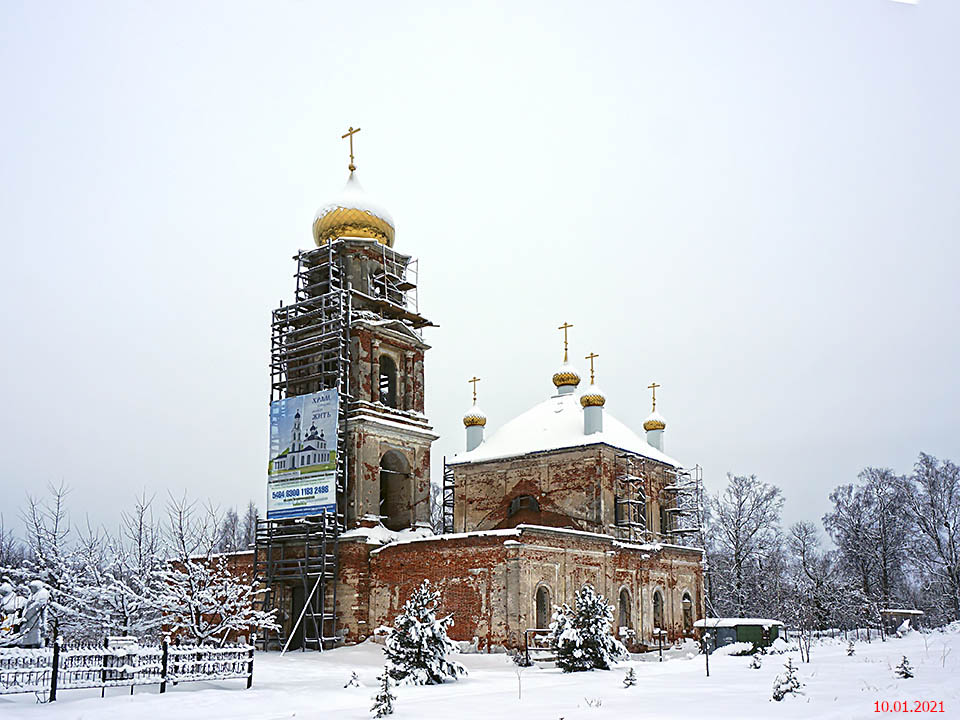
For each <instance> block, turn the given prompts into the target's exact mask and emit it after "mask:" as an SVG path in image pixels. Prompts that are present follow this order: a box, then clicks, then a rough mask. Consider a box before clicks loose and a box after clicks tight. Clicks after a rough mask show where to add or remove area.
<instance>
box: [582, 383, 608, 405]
mask: <svg viewBox="0 0 960 720" xmlns="http://www.w3.org/2000/svg"><path fill="white" fill-rule="evenodd" d="M606 402H607V398H606V396H605V395H604V394H603V390H601V389H600V386H599V385H591V386H590V387H588V388H587V389H586V391H584V393H583V395H581V396H580V405H581V406H583V407H585V408H588V407H603V406H604V405H605V404H606Z"/></svg>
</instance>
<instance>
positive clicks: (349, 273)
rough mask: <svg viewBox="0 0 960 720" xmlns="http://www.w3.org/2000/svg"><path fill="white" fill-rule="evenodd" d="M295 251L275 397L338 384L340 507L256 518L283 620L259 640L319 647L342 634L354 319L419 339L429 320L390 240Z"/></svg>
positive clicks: (267, 597) (263, 578)
mask: <svg viewBox="0 0 960 720" xmlns="http://www.w3.org/2000/svg"><path fill="white" fill-rule="evenodd" d="M294 259H295V260H296V262H297V271H296V274H295V275H294V277H295V280H296V291H295V294H294V302H293V303H291V304H288V305H283V304H282V303H281V305H280V307H278V308H277V309H275V310H274V311H273V314H272V322H271V326H270V327H271V332H270V400H271V402H273V401H275V400H281V399H283V398H289V397H295V396H298V395H305V394H309V393H314V392H319V391H321V390H333V389H336V390H337V391H338V395H339V408H338V415H337V439H336V463H337V466H336V506H335V510H334V511H333V512H331V513H326V512H325V513H323V514H322V515H313V516H310V517H304V518H296V519H283V520H258V523H257V545H256V554H255V561H254V575H255V577H256V578H257V580H258V582H260V583H261V584H262V586H263V588H264V589H265V591H264V593H263V594H262V596H261V598H260V601H259V603H258V604H259V605H260V607H261V608H263V609H276V610H278V611H279V616H280V617H279V618H278V621H279V622H280V623H281V625H282V629H281V630H279V631H276V632H272V633H264V636H263V638H262V640H261V642H262V646H263V648H264V649H267V648H278V647H286V646H288V645H289V644H290V642H291V639H298V640H300V641H301V642H300V647H302V648H303V649H306V648H311V647H312V648H315V649H318V650H323V649H325V648H328V647H331V646H332V645H334V644H336V643H337V642H339V641H340V639H341V633H340V631H339V628H338V626H337V614H336V607H337V595H336V585H337V583H336V578H337V557H338V552H337V551H338V539H339V535H340V533H341V532H343V531H344V530H345V529H346V520H347V518H346V514H345V513H346V508H347V502H346V496H347V478H348V477H349V466H348V452H347V450H348V448H347V437H346V427H347V413H348V410H349V406H350V404H351V403H352V402H353V401H355V400H357V398H356V397H354V396H353V395H352V394H351V390H352V389H351V387H350V377H351V372H350V336H351V327H352V326H353V324H355V323H357V322H361V321H364V320H375V321H380V320H383V319H384V318H387V319H390V320H397V321H399V322H401V323H402V324H403V325H405V326H406V327H407V328H408V329H409V330H410V331H411V332H412V333H414V335H415V336H416V337H418V338H419V337H421V334H420V333H421V329H422V328H423V327H425V326H431V325H433V323H431V322H430V321H429V320H427V319H426V318H424V317H423V316H421V315H420V314H419V298H418V293H417V280H418V275H419V263H418V261H417V260H416V259H413V258H411V257H409V256H407V255H403V254H402V253H398V252H397V251H395V250H393V249H392V248H388V247H387V246H386V245H383V244H381V243H377V242H372V241H369V240H366V239H358V238H338V239H335V240H333V241H331V242H328V243H325V244H324V245H322V246H321V247H318V248H315V249H313V250H306V251H302V252H299V253H297V255H296V256H295V257H294ZM301 592H302V593H303V595H302V596H300V593H301ZM298 605H299V606H302V609H301V610H300V611H298V610H297V606H298ZM294 615H295V616H296V617H293V616H294ZM294 634H296V638H292V636H293V635H294Z"/></svg>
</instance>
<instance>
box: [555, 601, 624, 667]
mask: <svg viewBox="0 0 960 720" xmlns="http://www.w3.org/2000/svg"><path fill="white" fill-rule="evenodd" d="M612 623H613V606H612V605H610V604H608V603H607V601H606V600H604V598H603V596H602V595H599V594H598V593H597V591H596V590H594V589H593V586H592V585H590V584H589V583H587V584H586V585H584V586H583V587H582V588H580V590H578V591H577V596H576V600H575V607H574V608H571V607H570V606H569V605H567V604H566V603H564V604H563V605H561V606H559V607H556V608H555V609H554V614H553V621H552V622H551V623H550V645H551V648H552V650H553V652H554V655H555V656H556V658H557V667H559V668H560V669H561V670H563V671H564V672H581V671H584V670H593V669H599V670H609V669H610V665H611V664H613V663H615V662H617V661H618V660H620V659H622V658H624V657H626V656H627V649H626V648H625V647H624V646H623V643H621V642H620V641H619V640H617V639H616V638H615V637H614V636H613V635H612V634H611V632H610V626H611V625H612Z"/></svg>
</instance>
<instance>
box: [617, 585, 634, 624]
mask: <svg viewBox="0 0 960 720" xmlns="http://www.w3.org/2000/svg"><path fill="white" fill-rule="evenodd" d="M620 627H625V628H633V622H632V621H631V618H630V593H629V591H628V590H627V589H626V588H623V589H622V590H620Z"/></svg>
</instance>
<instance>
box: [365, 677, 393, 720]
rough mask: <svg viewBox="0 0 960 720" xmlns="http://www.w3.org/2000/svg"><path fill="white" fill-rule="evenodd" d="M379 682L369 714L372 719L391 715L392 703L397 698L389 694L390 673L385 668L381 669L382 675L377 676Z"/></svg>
mask: <svg viewBox="0 0 960 720" xmlns="http://www.w3.org/2000/svg"><path fill="white" fill-rule="evenodd" d="M377 680H379V681H380V691H379V692H378V693H377V694H376V696H375V697H374V698H373V707H372V708H370V712H372V713H373V716H374V717H378V718H382V717H386V716H387V715H393V701H394V700H396V699H397V696H396V695H394V694H393V693H392V692H390V673H389V672H388V671H387V668H384V669H383V675H378V676H377Z"/></svg>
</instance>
